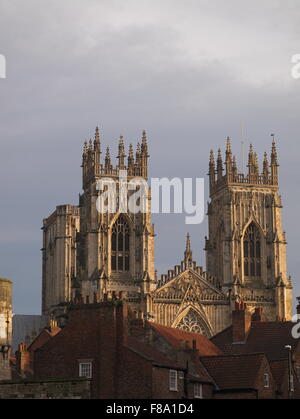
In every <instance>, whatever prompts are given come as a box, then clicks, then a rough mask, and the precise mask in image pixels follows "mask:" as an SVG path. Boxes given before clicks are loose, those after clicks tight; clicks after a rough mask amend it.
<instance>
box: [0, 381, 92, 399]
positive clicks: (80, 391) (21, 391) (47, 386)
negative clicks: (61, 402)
mask: <svg viewBox="0 0 300 419" xmlns="http://www.w3.org/2000/svg"><path fill="white" fill-rule="evenodd" d="M89 398H90V380H87V379H79V378H77V379H73V380H67V379H56V380H33V379H28V380H22V381H6V382H0V399H89Z"/></svg>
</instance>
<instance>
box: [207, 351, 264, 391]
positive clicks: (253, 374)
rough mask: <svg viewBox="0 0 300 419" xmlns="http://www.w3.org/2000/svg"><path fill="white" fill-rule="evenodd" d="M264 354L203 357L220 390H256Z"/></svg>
mask: <svg viewBox="0 0 300 419" xmlns="http://www.w3.org/2000/svg"><path fill="white" fill-rule="evenodd" d="M264 359H265V355H264V354H249V355H224V356H212V357H201V358H200V360H201V362H202V363H203V365H204V367H205V368H206V370H207V371H208V373H209V375H210V376H211V377H212V378H213V379H214V381H215V383H216V385H217V386H218V388H219V390H237V389H238V390H255V389H256V381H257V376H258V373H259V370H260V368H261V365H262V362H263V361H264Z"/></svg>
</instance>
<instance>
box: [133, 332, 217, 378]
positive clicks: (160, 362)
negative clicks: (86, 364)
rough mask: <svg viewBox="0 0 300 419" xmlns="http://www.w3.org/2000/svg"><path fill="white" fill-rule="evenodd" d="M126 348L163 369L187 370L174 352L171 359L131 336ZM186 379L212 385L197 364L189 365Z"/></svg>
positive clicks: (184, 363)
mask: <svg viewBox="0 0 300 419" xmlns="http://www.w3.org/2000/svg"><path fill="white" fill-rule="evenodd" d="M126 346H127V347H128V348H129V349H131V350H132V351H133V352H136V353H137V354H139V355H140V356H142V357H143V358H145V359H148V360H149V361H151V362H152V363H153V365H157V366H162V367H165V368H174V369H177V370H186V368H187V364H186V361H185V360H183V359H182V358H181V359H180V358H179V359H178V357H177V354H176V352H174V356H173V357H170V356H168V355H167V354H165V353H163V352H161V351H159V350H158V349H156V348H154V347H153V346H151V345H149V344H147V343H144V342H141V341H140V340H139V339H137V338H134V337H132V336H130V337H128V341H127V345H126ZM188 379H189V380H190V381H199V382H201V383H212V379H211V377H210V376H209V375H208V373H207V372H206V370H205V369H204V368H203V366H202V365H201V364H200V363H199V362H197V363H196V364H195V365H192V364H191V362H190V363H189V374H188Z"/></svg>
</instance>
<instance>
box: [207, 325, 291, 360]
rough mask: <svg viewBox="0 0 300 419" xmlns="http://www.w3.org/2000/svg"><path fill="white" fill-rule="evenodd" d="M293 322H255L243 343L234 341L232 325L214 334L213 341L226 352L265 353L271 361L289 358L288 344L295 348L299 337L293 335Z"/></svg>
mask: <svg viewBox="0 0 300 419" xmlns="http://www.w3.org/2000/svg"><path fill="white" fill-rule="evenodd" d="M294 326H295V323H293V322H253V323H252V325H251V329H250V331H249V334H248V336H247V339H246V342H245V343H243V344H233V343H232V327H229V328H227V329H225V330H224V331H223V332H221V333H219V334H218V335H216V336H214V337H213V338H212V339H211V341H212V342H213V343H214V344H215V345H217V346H218V347H219V348H220V349H221V350H222V351H223V352H224V353H225V354H247V353H258V352H261V353H265V354H266V356H267V358H268V359H269V360H270V361H273V360H279V359H287V351H286V349H285V346H286V345H290V346H291V347H292V348H293V349H295V348H296V346H297V345H298V343H299V339H294V338H293V336H292V328H293V327H294Z"/></svg>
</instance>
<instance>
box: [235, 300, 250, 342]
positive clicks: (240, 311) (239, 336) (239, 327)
mask: <svg viewBox="0 0 300 419" xmlns="http://www.w3.org/2000/svg"><path fill="white" fill-rule="evenodd" d="M250 328H251V313H250V312H249V310H248V309H247V305H246V304H245V303H243V302H241V303H236V304H235V310H234V311H233V312H232V342H233V343H244V342H245V341H246V339H247V335H248V332H249V330H250Z"/></svg>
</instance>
